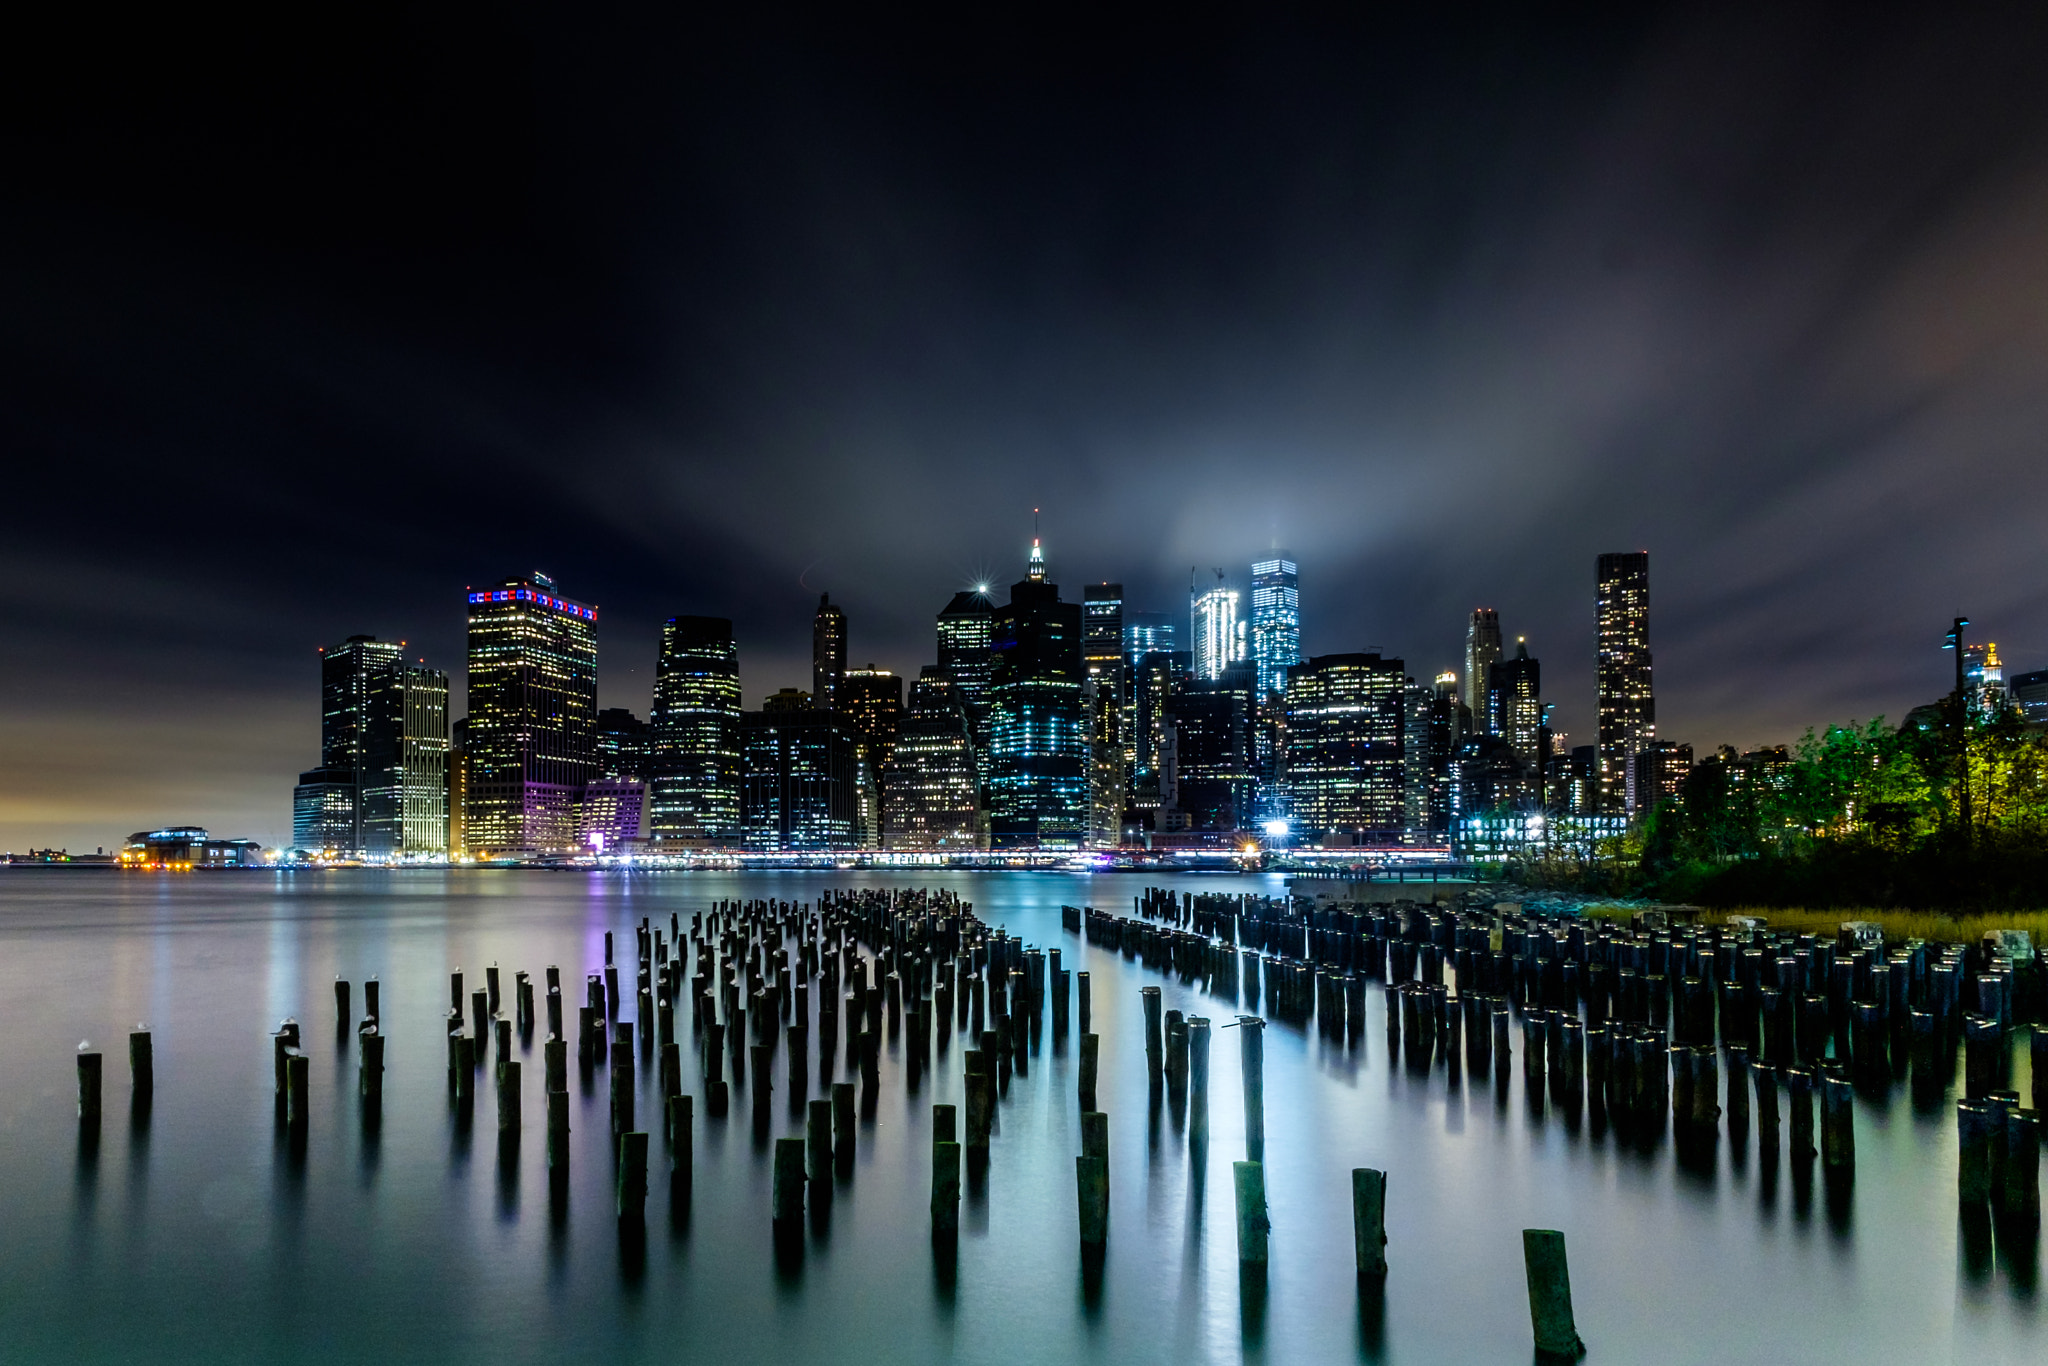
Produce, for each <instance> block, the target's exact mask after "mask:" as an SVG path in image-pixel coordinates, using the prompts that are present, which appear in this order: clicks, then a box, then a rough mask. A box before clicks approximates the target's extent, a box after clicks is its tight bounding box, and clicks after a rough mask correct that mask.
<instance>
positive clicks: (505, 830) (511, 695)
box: [464, 574, 598, 858]
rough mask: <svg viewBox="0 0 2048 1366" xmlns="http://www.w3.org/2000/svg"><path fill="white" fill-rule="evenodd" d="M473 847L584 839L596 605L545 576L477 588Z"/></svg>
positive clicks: (560, 848)
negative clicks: (580, 825) (579, 806)
mask: <svg viewBox="0 0 2048 1366" xmlns="http://www.w3.org/2000/svg"><path fill="white" fill-rule="evenodd" d="M467 719H468V721H469V733H468V738H467V740H466V741H465V750H466V753H467V756H468V766H469V774H468V803H467V806H468V809H467V811H466V812H465V815H464V826H465V831H466V835H467V839H468V843H469V848H470V849H471V851H473V852H475V853H476V854H477V855H479V856H480V857H484V858H495V857H509V856H518V855H525V854H545V853H566V852H569V851H571V850H573V849H575V848H576V847H577V839H576V799H577V794H578V793H579V792H580V791H581V790H582V787H583V785H584V784H585V783H587V782H589V781H590V780H591V779H592V778H594V777H596V776H597V771H598V766H597V752H596V750H597V746H596V721H597V609H596V608H595V607H590V606H587V605H585V604H583V603H580V602H575V601H572V600H571V599H569V598H565V597H562V596H561V595H560V594H558V593H557V592H556V591H555V584H554V580H552V579H550V578H548V577H547V576H546V575H544V574H533V575H530V576H527V577H523V578H510V579H506V580H504V581H503V582H502V583H499V584H496V585H494V586H492V587H490V588H484V589H478V590H473V591H472V592H470V594H469V716H468V718H467Z"/></svg>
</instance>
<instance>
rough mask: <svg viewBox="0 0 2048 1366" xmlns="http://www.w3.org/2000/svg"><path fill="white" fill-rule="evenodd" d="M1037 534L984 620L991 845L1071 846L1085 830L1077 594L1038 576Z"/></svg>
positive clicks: (1084, 721) (1085, 746)
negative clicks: (989, 662) (988, 653)
mask: <svg viewBox="0 0 2048 1366" xmlns="http://www.w3.org/2000/svg"><path fill="white" fill-rule="evenodd" d="M1045 574H1046V570H1045V556H1044V552H1043V550H1042V549H1041V548H1040V546H1039V543H1038V541H1037V540H1035V539H1034V540H1033V541H1032V543H1031V562H1030V567H1029V569H1028V570H1027V572H1026V574H1025V577H1024V578H1023V579H1022V580H1021V581H1019V582H1017V583H1015V584H1012V585H1011V587H1010V601H1009V603H1008V604H1007V605H1006V606H1004V607H1002V608H1000V609H998V610H997V612H996V614H995V617H994V620H993V622H992V623H991V629H990V647H991V649H992V650H993V651H994V654H995V662H996V665H995V677H994V680H993V686H992V689H991V697H990V706H989V836H990V841H991V843H992V844H993V845H995V846H996V847H998V848H1032V847H1037V848H1076V847H1078V846H1079V845H1080V844H1081V843H1082V842H1083V841H1084V840H1085V839H1086V838H1087V835H1088V801H1089V780H1088V779H1089V775H1088V751H1089V741H1088V715H1087V706H1086V700H1085V698H1084V697H1083V695H1082V685H1083V683H1084V682H1085V680H1086V677H1087V674H1086V671H1085V668H1084V666H1083V664H1082V660H1081V633H1082V632H1081V604H1080V603H1078V602H1061V601H1060V594H1059V588H1058V586H1057V585H1055V584H1052V583H1049V582H1047V580H1046V577H1045Z"/></svg>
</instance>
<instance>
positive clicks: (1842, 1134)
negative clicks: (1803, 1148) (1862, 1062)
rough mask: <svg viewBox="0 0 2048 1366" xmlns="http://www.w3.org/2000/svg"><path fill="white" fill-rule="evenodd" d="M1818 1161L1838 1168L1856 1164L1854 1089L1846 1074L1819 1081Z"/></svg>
mask: <svg viewBox="0 0 2048 1366" xmlns="http://www.w3.org/2000/svg"><path fill="white" fill-rule="evenodd" d="M1820 1117H1821V1130H1820V1132H1821V1149H1822V1151H1821V1161H1822V1162H1823V1163H1825V1164H1826V1165H1827V1166H1829V1167H1831V1168H1834V1169H1836V1170H1838V1171H1845V1172H1846V1171H1851V1170H1853V1169H1854V1168H1855V1166H1856V1089H1855V1087H1853V1086H1851V1085H1850V1083H1849V1079H1848V1078H1847V1077H1836V1076H1830V1077H1824V1078H1822V1080H1821V1103H1820Z"/></svg>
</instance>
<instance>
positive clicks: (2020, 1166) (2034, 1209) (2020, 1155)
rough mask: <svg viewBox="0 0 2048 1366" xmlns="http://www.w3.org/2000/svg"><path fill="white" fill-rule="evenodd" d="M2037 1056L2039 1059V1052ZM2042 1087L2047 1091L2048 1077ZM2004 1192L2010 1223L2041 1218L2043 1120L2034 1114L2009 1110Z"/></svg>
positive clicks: (2002, 1173)
mask: <svg viewBox="0 0 2048 1366" xmlns="http://www.w3.org/2000/svg"><path fill="white" fill-rule="evenodd" d="M2036 1056H2039V1054H2038V1051H2037V1053H2036ZM2041 1085H2042V1086H2043V1087H2044V1088H2048V1077H2044V1078H2043V1081H2042V1083H2041ZM2000 1165H2001V1171H2000V1173H1999V1174H2000V1177H2001V1178H2002V1182H2003V1186H2004V1190H2003V1192H2002V1198H2001V1200H2000V1212H2001V1213H2002V1214H2004V1216H2005V1218H2006V1219H2007V1221H2008V1222H2009V1223H2013V1224H2017V1225H2022V1226H2028V1227H2031V1226H2032V1225H2034V1224H2036V1223H2038V1222H2039V1220H2040V1218H2041V1117H2040V1114H2039V1113H2038V1112H2037V1111H2034V1110H2008V1111H2007V1112H2006V1116H2005V1161H2004V1162H2003V1163H2002V1164H2000Z"/></svg>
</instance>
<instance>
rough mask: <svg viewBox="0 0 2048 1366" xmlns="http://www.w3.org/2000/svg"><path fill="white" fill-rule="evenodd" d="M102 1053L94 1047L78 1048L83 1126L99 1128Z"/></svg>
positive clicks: (80, 1104)
mask: <svg viewBox="0 0 2048 1366" xmlns="http://www.w3.org/2000/svg"><path fill="white" fill-rule="evenodd" d="M100 1070H101V1067H100V1055H99V1054H98V1053H97V1052H95V1051H94V1050H92V1049H89V1048H80V1049H79V1050H78V1123H79V1125H80V1127H81V1128H98V1127H99V1122H100Z"/></svg>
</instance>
